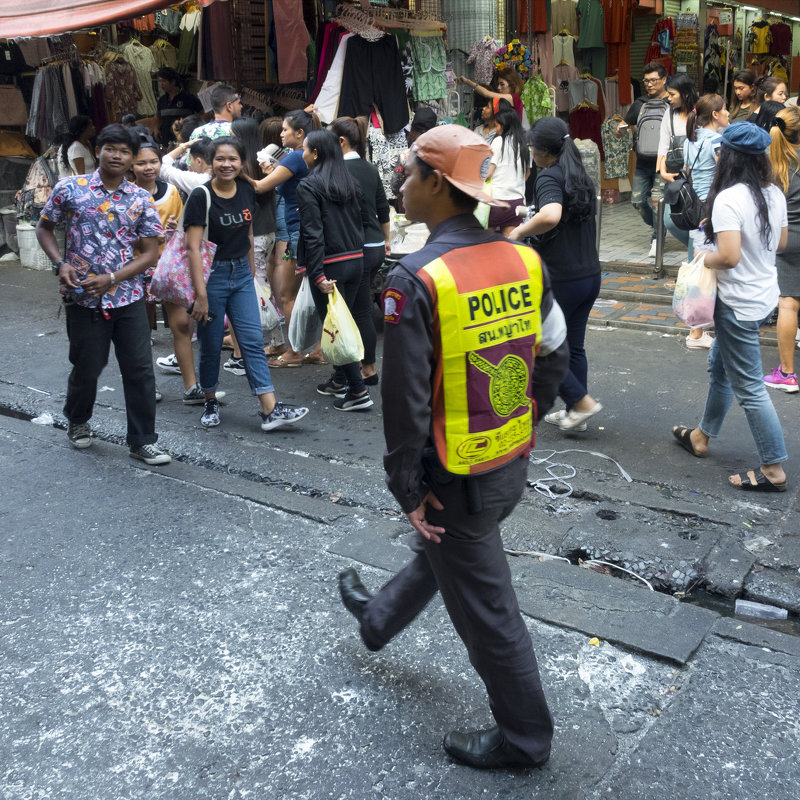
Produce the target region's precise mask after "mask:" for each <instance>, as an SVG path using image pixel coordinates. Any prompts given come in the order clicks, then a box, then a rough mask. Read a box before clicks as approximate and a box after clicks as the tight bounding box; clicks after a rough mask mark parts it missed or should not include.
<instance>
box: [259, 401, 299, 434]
mask: <svg viewBox="0 0 800 800" xmlns="http://www.w3.org/2000/svg"><path fill="white" fill-rule="evenodd" d="M258 413H259V416H260V417H261V420H262V421H261V430H262V431H272V430H275V428H282V427H283V426H284V425H293V424H294V423H295V422H299V421H300V420H301V419H303V417H304V416H305V415H306V414H308V409H307V408H305V407H304V406H287V405H285V404H284V403H275V408H273V409H272V411H270V412H269V414H265V413H264V412H263V411H259V412H258Z"/></svg>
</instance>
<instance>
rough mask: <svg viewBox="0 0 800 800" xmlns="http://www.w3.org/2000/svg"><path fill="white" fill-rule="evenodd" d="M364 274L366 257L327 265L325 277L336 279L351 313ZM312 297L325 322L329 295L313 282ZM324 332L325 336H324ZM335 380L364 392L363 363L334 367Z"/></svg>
mask: <svg viewBox="0 0 800 800" xmlns="http://www.w3.org/2000/svg"><path fill="white" fill-rule="evenodd" d="M363 274H364V259H363V258H361V257H360V256H359V257H358V258H348V259H347V260H346V261H334V262H332V263H330V264H326V265H325V277H326V278H327V279H328V280H329V281H336V288H337V289H338V290H339V294H341V296H342V297H343V298H344V302H345V303H347V307H348V308H349V309H350V313H351V314H355V302H356V297H357V295H358V287H359V286H360V285H361V277H362V275H363ZM310 285H311V297H312V299H313V300H314V305H315V306H316V307H317V314H319V318H320V319H321V320H322V323H323V325H324V324H325V315H326V314H327V313H328V295H327V294H324V293H323V292H321V291H320V290H319V289H317V287H316V286H315V285H314V284H313V283H311V284H310ZM324 335H325V334H324V332H323V336H324ZM333 380H334V382H336V383H337V384H339V386H345V385H346V386H347V388H348V391H349V392H350V393H351V394H362V393H363V392H364V389H366V386H364V379H363V378H362V377H361V364H360V363H359V362H358V361H353V362H351V363H350V364H343V365H341V366H338V367H334V372H333Z"/></svg>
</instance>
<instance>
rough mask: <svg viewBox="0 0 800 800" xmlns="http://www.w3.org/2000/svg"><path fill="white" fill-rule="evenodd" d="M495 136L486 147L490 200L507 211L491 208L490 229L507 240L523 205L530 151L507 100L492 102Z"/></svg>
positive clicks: (519, 123) (515, 225) (517, 222)
mask: <svg viewBox="0 0 800 800" xmlns="http://www.w3.org/2000/svg"><path fill="white" fill-rule="evenodd" d="M492 103H493V109H494V118H495V126H496V128H497V136H495V138H494V139H492V142H491V144H490V145H489V146H490V147H491V148H492V163H491V166H490V167H489V175H488V179H489V180H491V182H492V197H494V198H495V199H497V200H505V202H506V203H508V208H500V207H498V206H492V209H491V211H490V212H489V229H490V230H492V229H498V228H499V230H500V233H502V234H503V236H508V234H509V233H511V231H513V230H514V228H516V227H517V225H518V224H519V218H518V217H517V206H520V205H522V204H523V203H524V202H525V181H526V180H527V178H528V175H529V173H530V163H531V151H530V148H529V147H528V145H527V144H526V143H525V134H524V133H523V132H522V123H521V122H520V121H519V116H518V115H517V112H516V111H514V109H513V107H512V106H511V104H510V103H508V102H507V101H506V100H499V99H497V98H495V99H494V100H493V101H492Z"/></svg>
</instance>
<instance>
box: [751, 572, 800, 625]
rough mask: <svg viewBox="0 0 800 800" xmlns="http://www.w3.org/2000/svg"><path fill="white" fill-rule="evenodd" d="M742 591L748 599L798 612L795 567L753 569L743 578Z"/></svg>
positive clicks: (798, 580)
mask: <svg viewBox="0 0 800 800" xmlns="http://www.w3.org/2000/svg"><path fill="white" fill-rule="evenodd" d="M744 591H745V596H746V597H747V599H748V600H755V601H756V602H757V603H766V604H767V605H774V606H778V608H785V609H786V610H787V611H791V612H792V613H793V614H800V574H798V572H797V570H796V569H769V568H764V569H761V570H760V571H756V570H753V571H751V572H750V574H749V575H748V576H747V577H746V578H745V581H744Z"/></svg>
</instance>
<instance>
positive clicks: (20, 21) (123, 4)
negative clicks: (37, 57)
mask: <svg viewBox="0 0 800 800" xmlns="http://www.w3.org/2000/svg"><path fill="white" fill-rule="evenodd" d="M213 1H214V0H199V3H200V5H202V6H207V5H210V4H211V3H212V2H213ZM176 4H177V3H176V0H171V2H170V1H169V0H0V38H3V39H15V38H17V37H20V36H47V35H49V34H53V33H63V32H64V31H75V30H78V29H79V28H92V27H95V26H97V25H106V24H108V23H110V22H119V21H120V20H123V19H132V18H133V17H141V16H143V15H144V14H150V13H151V12H153V11H159V10H160V9H163V8H169V6H174V5H176Z"/></svg>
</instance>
